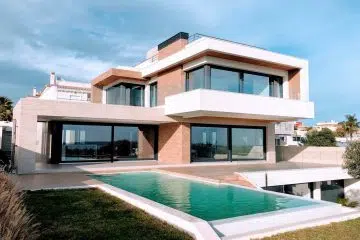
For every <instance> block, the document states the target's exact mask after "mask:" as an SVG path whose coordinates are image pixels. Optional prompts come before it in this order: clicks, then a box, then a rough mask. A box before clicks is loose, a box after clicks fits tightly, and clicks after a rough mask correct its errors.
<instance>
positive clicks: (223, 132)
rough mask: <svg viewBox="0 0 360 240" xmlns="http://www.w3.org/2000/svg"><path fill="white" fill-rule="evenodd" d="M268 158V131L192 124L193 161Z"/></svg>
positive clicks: (258, 128)
mask: <svg viewBox="0 0 360 240" xmlns="http://www.w3.org/2000/svg"><path fill="white" fill-rule="evenodd" d="M264 159H265V128H262V127H233V126H212V125H193V126H192V127H191V160H192V161H193V162H197V161H226V160H231V161H237V160H240V161H241V160H264Z"/></svg>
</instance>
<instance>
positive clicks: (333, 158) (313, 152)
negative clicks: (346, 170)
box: [276, 146, 345, 165]
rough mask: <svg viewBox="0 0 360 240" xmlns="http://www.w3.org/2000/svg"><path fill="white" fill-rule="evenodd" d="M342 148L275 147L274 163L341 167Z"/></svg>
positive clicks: (343, 149)
mask: <svg viewBox="0 0 360 240" xmlns="http://www.w3.org/2000/svg"><path fill="white" fill-rule="evenodd" d="M344 151H345V148H344V147H311V146H276V161H277V162H281V161H289V162H302V163H319V164H334V165H342V163H343V158H342V156H343V153H344Z"/></svg>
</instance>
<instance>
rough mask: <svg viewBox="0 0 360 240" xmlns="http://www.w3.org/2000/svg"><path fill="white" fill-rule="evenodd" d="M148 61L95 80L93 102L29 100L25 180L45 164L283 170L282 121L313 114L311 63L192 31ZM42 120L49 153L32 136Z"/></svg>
mask: <svg viewBox="0 0 360 240" xmlns="http://www.w3.org/2000/svg"><path fill="white" fill-rule="evenodd" d="M149 54H150V56H151V58H150V59H148V60H146V61H145V62H142V63H140V64H139V65H137V66H135V67H132V68H130V67H117V68H112V69H109V70H108V71H106V72H104V73H102V74H100V75H99V76H97V77H95V78H94V80H93V81H92V83H91V89H92V97H91V103H83V102H75V101H74V102H69V101H67V102H65V101H53V100H48V99H46V100H45V99H41V98H40V99H35V98H24V99H21V100H20V101H19V102H18V104H17V105H16V107H15V109H14V118H15V120H16V128H17V129H18V131H16V134H17V137H16V141H17V144H16V145H17V149H16V153H15V157H16V161H17V167H18V172H19V173H31V172H34V171H35V162H36V159H42V160H43V161H46V162H48V163H49V164H50V163H51V164H59V163H68V162H82V161H118V160H124V159H132V160H141V159H157V160H158V161H159V162H161V163H171V164H181V163H190V162H199V161H206V162H216V161H249V160H266V161H268V162H275V138H274V133H275V132H274V131H275V130H274V128H275V127H274V125H275V122H280V121H291V120H297V119H299V118H312V117H313V116H314V104H313V103H312V102H311V101H309V89H308V85H309V78H308V62H307V61H306V60H303V59H298V58H294V57H291V56H287V55H282V54H279V53H274V52H271V51H267V50H264V49H260V48H256V47H253V46H248V45H244V44H240V43H234V42H230V41H226V40H221V39H217V38H213V37H206V36H202V35H195V36H193V37H192V38H190V39H189V35H188V34H186V33H179V34H176V35H175V36H173V37H171V38H169V39H168V40H166V41H164V42H162V43H160V44H159V45H158V46H157V50H152V51H151V52H150V53H149ZM155 56H156V57H155ZM37 122H44V123H46V127H44V129H43V134H42V135H43V136H42V139H43V141H42V142H43V144H42V145H43V147H42V150H41V152H38V151H37V150H36V138H31V137H29V136H36V131H35V129H36V128H35V127H34V126H36V124H37ZM37 155H40V156H41V158H38V157H36V156H37Z"/></svg>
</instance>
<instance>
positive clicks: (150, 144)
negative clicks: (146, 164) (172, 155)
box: [114, 126, 155, 161]
mask: <svg viewBox="0 0 360 240" xmlns="http://www.w3.org/2000/svg"><path fill="white" fill-rule="evenodd" d="M154 146H155V129H154V128H153V127H148V126H141V127H129V126H115V128H114V160H115V161H116V160H120V159H124V158H126V159H152V158H154Z"/></svg>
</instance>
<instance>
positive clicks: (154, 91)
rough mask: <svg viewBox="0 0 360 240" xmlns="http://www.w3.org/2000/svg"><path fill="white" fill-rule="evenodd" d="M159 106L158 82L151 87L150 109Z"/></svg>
mask: <svg viewBox="0 0 360 240" xmlns="http://www.w3.org/2000/svg"><path fill="white" fill-rule="evenodd" d="M155 106H157V82H156V83H153V84H151V85H150V107H155Z"/></svg>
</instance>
